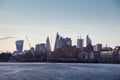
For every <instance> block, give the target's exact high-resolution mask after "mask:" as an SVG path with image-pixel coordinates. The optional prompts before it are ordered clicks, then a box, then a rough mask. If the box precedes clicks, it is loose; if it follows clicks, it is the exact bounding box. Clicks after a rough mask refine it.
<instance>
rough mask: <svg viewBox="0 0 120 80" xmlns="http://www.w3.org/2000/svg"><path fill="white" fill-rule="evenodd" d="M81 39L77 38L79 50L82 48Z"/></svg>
mask: <svg viewBox="0 0 120 80" xmlns="http://www.w3.org/2000/svg"><path fill="white" fill-rule="evenodd" d="M83 42H84V40H83V39H81V38H80V39H77V48H80V49H81V50H82V49H83Z"/></svg>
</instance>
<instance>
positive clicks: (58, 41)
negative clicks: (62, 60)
mask: <svg viewBox="0 0 120 80" xmlns="http://www.w3.org/2000/svg"><path fill="white" fill-rule="evenodd" d="M64 45H68V46H71V45H72V40H71V38H68V37H66V38H63V37H60V35H59V34H58V33H57V35H56V41H55V48H54V50H56V49H59V48H61V47H63V46H64Z"/></svg>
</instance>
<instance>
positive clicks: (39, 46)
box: [36, 43, 47, 53]
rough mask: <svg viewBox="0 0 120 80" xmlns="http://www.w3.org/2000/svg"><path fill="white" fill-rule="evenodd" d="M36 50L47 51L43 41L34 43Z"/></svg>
mask: <svg viewBox="0 0 120 80" xmlns="http://www.w3.org/2000/svg"><path fill="white" fill-rule="evenodd" d="M36 51H37V52H42V53H45V52H47V50H46V46H45V44H44V43H41V44H37V45H36Z"/></svg>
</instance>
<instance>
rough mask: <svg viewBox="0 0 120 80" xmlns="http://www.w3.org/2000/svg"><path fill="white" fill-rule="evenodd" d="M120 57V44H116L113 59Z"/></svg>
mask: <svg viewBox="0 0 120 80" xmlns="http://www.w3.org/2000/svg"><path fill="white" fill-rule="evenodd" d="M118 58H120V46H116V47H115V49H114V50H113V59H118Z"/></svg>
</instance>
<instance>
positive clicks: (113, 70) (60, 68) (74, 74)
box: [0, 63, 120, 80]
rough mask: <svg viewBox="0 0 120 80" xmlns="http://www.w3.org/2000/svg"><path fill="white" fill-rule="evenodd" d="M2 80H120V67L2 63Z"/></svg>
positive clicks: (112, 65) (109, 65)
mask: <svg viewBox="0 0 120 80" xmlns="http://www.w3.org/2000/svg"><path fill="white" fill-rule="evenodd" d="M0 80H120V65H119V64H85V63H0Z"/></svg>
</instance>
